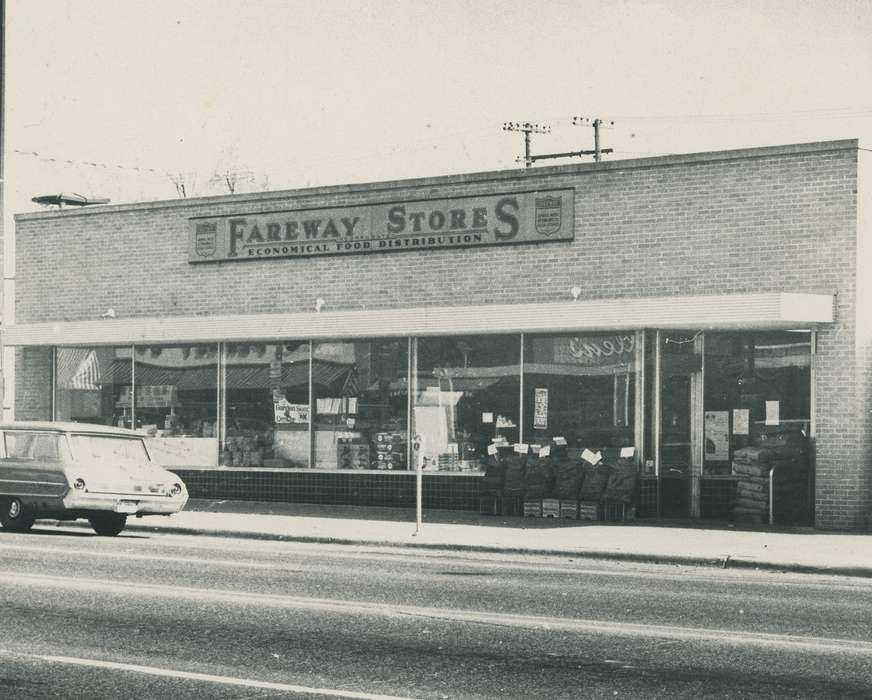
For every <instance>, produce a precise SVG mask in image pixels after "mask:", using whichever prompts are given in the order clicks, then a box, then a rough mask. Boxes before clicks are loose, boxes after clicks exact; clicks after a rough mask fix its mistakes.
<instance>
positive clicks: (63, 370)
mask: <svg viewBox="0 0 872 700" xmlns="http://www.w3.org/2000/svg"><path fill="white" fill-rule="evenodd" d="M131 357H132V348H131V347H130V346H124V347H116V348H113V347H61V348H57V349H56V351H55V402H54V417H55V420H69V421H76V422H79V423H100V424H102V425H115V426H120V427H125V428H130V427H134V426H133V423H132V421H133V411H132V408H131V406H130V376H131Z"/></svg>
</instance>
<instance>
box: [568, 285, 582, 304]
mask: <svg viewBox="0 0 872 700" xmlns="http://www.w3.org/2000/svg"><path fill="white" fill-rule="evenodd" d="M569 293H570V294H571V295H572V300H573V301H578V297H580V296H581V287H579V286H578V285H575V286H574V287H573V288H572V289H570V290H569Z"/></svg>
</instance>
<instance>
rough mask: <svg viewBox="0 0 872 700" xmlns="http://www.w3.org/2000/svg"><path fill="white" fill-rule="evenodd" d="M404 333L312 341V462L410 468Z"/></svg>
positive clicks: (336, 466)
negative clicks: (355, 338) (388, 336)
mask: <svg viewBox="0 0 872 700" xmlns="http://www.w3.org/2000/svg"><path fill="white" fill-rule="evenodd" d="M408 346H409V341H408V339H406V338H386V339H373V340H367V339H363V340H354V341H345V342H319V343H314V344H313V347H312V403H313V408H314V422H313V436H312V437H313V456H314V460H313V466H314V467H315V468H317V469H391V470H402V469H407V468H408V457H407V453H408V402H409V398H408V397H409V393H408V392H409V389H408V363H409V360H408Z"/></svg>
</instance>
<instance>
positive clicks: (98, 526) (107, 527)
mask: <svg viewBox="0 0 872 700" xmlns="http://www.w3.org/2000/svg"><path fill="white" fill-rule="evenodd" d="M88 522H90V523H91V527H93V528H94V532H96V533H97V534H98V535H100V536H101V537H115V535H117V534H118V533H119V532H121V531H122V530H123V529H124V526H125V525H126V524H127V516H126V515H124V514H123V513H100V514H99V515H92V516H91V517H90V518H88Z"/></svg>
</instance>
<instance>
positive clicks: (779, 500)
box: [733, 431, 809, 523]
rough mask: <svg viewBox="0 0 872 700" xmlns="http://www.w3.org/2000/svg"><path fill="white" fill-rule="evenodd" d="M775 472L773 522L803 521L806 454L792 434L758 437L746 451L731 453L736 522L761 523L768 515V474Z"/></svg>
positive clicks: (801, 441)
mask: <svg viewBox="0 0 872 700" xmlns="http://www.w3.org/2000/svg"><path fill="white" fill-rule="evenodd" d="M773 467H774V468H775V476H774V496H775V504H774V511H775V518H776V520H778V521H779V522H796V521H798V520H803V519H805V517H806V511H807V507H806V503H807V498H808V477H809V467H808V451H807V446H806V439H805V436H803V435H802V434H801V433H800V432H799V431H795V432H793V433H786V432H779V433H774V434H767V433H765V432H764V433H762V434H760V435H758V436H756V437H754V438H753V439H752V444H751V446H749V447H745V448H742V449H741V450H736V451H735V452H734V453H733V474H734V475H735V476H736V477H738V479H737V481H736V500H735V506H734V508H733V513H734V516H735V518H736V519H737V520H746V521H751V522H755V523H759V522H763V521H765V520H766V519H767V518H768V513H769V471H770V470H771V469H772V468H773Z"/></svg>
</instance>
